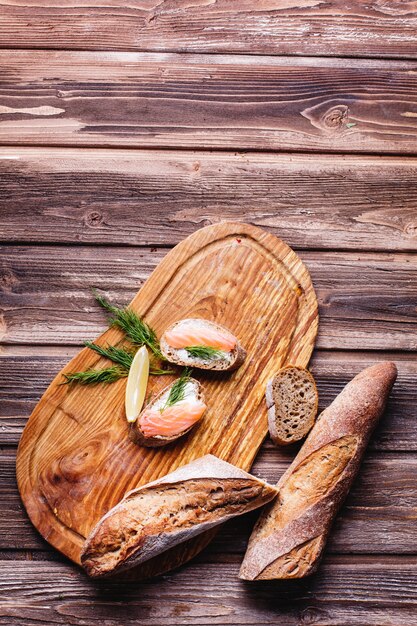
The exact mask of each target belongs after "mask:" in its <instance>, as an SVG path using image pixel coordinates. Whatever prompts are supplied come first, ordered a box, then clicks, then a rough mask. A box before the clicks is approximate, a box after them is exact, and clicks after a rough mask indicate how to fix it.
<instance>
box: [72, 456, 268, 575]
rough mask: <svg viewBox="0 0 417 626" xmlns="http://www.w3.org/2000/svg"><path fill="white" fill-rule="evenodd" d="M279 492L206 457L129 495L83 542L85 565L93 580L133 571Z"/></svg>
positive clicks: (218, 461) (253, 507)
mask: <svg viewBox="0 0 417 626" xmlns="http://www.w3.org/2000/svg"><path fill="white" fill-rule="evenodd" d="M276 494H277V490H276V488H275V487H272V486H271V485H268V484H267V483H265V482H264V481H262V480H260V479H259V478H256V477H255V476H251V475H250V474H248V473H247V472H244V471H243V470H241V469H239V468H237V467H235V466H233V465H231V464H230V463H226V461H222V460H220V459H218V458H217V457H215V456H212V455H211V454H208V455H206V456H203V457H201V458H200V459H197V460H196V461H193V462H192V463H189V464H188V465H184V466H183V467H181V468H180V469H178V470H176V471H174V472H172V473H170V474H168V475H167V476H165V477H163V478H161V479H159V480H156V481H154V482H152V483H149V484H148V485H145V486H144V487H140V488H139V489H134V490H133V491H130V492H129V493H127V494H126V495H125V497H124V498H123V500H122V501H121V502H120V503H119V504H117V505H116V506H115V507H114V508H113V509H111V510H110V511H109V512H108V513H107V514H106V515H105V516H104V517H102V519H101V520H100V521H99V522H98V524H97V525H96V526H95V528H93V530H92V531H91V533H90V535H89V536H88V537H87V539H86V540H85V543H84V546H83V549H82V553H81V564H82V565H83V567H84V568H85V570H86V571H87V573H88V574H89V576H92V577H101V576H109V575H111V574H114V573H116V572H119V571H123V570H126V569H129V568H131V567H134V566H135V565H138V564H139V563H143V562H144V561H147V560H148V559H151V558H152V557H154V556H156V555H158V554H160V553H161V552H164V551H165V550H167V549H168V548H171V547H173V546H175V545H177V544H179V543H182V542H183V541H186V540H187V539H190V538H191V537H194V536H195V535H198V534H199V533H202V532H204V531H205V530H208V529H209V528H212V527H213V526H217V525H218V524H221V523H222V522H225V521H227V520H228V519H230V518H232V517H235V516H237V515H241V514H242V513H246V512H247V511H252V510H253V509H256V508H258V507H260V506H262V505H263V504H266V503H267V502H269V501H270V500H272V498H274V497H275V496H276Z"/></svg>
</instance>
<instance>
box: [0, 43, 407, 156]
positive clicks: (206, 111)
mask: <svg viewBox="0 0 417 626" xmlns="http://www.w3.org/2000/svg"><path fill="white" fill-rule="evenodd" d="M0 65H1V66H2V67H3V68H4V69H3V76H2V78H3V80H2V85H1V89H0V102H1V109H0V116H1V121H0V141H1V142H2V143H3V144H9V145H10V144H21V145H22V144H23V145H27V144H38V145H68V146H70V145H77V146H101V147H105V146H114V147H115V146H130V147H133V146H134V147H139V146H140V147H181V148H190V147H191V148H194V147H195V146H196V145H197V146H199V148H219V149H223V150H224V149H229V150H230V149H232V150H235V149H238V150H249V149H254V148H255V149H257V150H263V151H266V150H302V151H310V150H313V151H323V150H327V151H345V152H377V153H381V152H385V153H404V154H406V153H407V154H416V153H417V118H416V116H417V110H416V105H415V102H416V98H417V65H416V63H415V62H414V63H413V62H407V63H406V62H396V61H391V62H388V61H372V62H371V61H363V60H350V61H349V63H346V61H345V60H344V59H314V60H312V59H290V60H289V59H288V58H284V57H281V58H280V57H247V56H237V57H236V56H235V57H230V56H226V57H219V56H216V57H215V58H214V57H212V56H209V55H208V56H198V55H176V54H173V55H167V54H150V53H137V54H135V53H105V52H101V53H100V52H67V51H65V52H50V51H39V52H38V51H30V52H26V51H19V50H18V51H16V50H13V51H0Z"/></svg>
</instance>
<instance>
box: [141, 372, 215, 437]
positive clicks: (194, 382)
mask: <svg viewBox="0 0 417 626" xmlns="http://www.w3.org/2000/svg"><path fill="white" fill-rule="evenodd" d="M175 382H176V381H175V380H174V381H173V382H172V383H171V384H170V385H168V386H167V387H165V388H164V389H162V391H160V392H159V393H158V395H156V396H155V397H154V398H153V399H152V401H151V402H149V403H148V404H147V405H146V406H145V408H144V409H143V410H142V411H141V413H140V414H139V416H138V418H137V420H136V421H135V422H133V423H131V424H130V431H129V436H130V439H131V440H132V441H133V442H134V443H136V444H138V445H140V446H145V447H147V448H159V447H160V446H166V445H168V444H169V443H171V442H172V441H175V440H176V439H179V438H180V437H183V436H184V435H186V434H187V433H189V432H190V430H192V429H193V428H195V426H196V425H197V424H198V423H199V421H200V420H197V421H196V422H195V423H194V424H192V425H191V426H190V427H189V428H186V429H185V430H182V431H179V432H178V433H176V434H175V435H171V436H169V437H167V436H164V435H155V436H153V437H147V436H146V435H145V433H144V432H143V431H142V429H141V427H140V418H141V415H143V413H144V412H145V411H146V410H147V409H148V408H150V407H153V406H155V404H157V403H158V401H159V400H161V399H162V397H163V396H164V395H166V394H168V393H169V391H170V389H171V387H172V385H173V384H174V383H175ZM187 384H192V385H193V386H194V389H195V398H196V399H197V400H201V402H205V400H204V393H203V390H202V387H201V385H200V383H199V382H198V380H196V379H195V378H189V379H188V380H187ZM200 419H201V418H200Z"/></svg>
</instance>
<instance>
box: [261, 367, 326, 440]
mask: <svg viewBox="0 0 417 626" xmlns="http://www.w3.org/2000/svg"><path fill="white" fill-rule="evenodd" d="M265 398H266V404H267V407H268V427H269V434H270V436H271V439H272V441H273V442H274V443H275V444H277V445H281V446H286V445H288V444H290V443H295V442H296V441H299V440H300V439H303V437H305V436H306V435H307V433H308V432H309V430H310V429H311V428H312V426H313V424H314V420H315V418H316V415H317V407H318V401H319V397H318V393H317V387H316V383H315V382H314V378H313V376H312V374H310V372H309V371H308V370H306V369H304V368H303V367H295V366H293V365H288V366H287V367H284V368H283V369H281V370H279V372H277V373H276V374H275V376H274V377H273V378H271V380H270V381H269V382H268V384H267V386H266V393H265Z"/></svg>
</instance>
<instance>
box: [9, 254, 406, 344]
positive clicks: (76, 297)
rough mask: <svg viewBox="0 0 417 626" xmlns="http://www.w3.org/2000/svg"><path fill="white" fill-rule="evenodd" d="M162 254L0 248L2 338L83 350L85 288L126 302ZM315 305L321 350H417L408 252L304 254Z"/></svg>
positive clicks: (91, 315)
mask: <svg viewBox="0 0 417 626" xmlns="http://www.w3.org/2000/svg"><path fill="white" fill-rule="evenodd" d="M167 251H168V250H167V249H153V250H149V249H147V248H119V247H112V248H101V247H100V248H98V247H97V248H90V247H84V246H79V247H69V246H64V247H54V246H36V247H26V246H3V247H2V248H0V263H1V271H0V286H1V313H2V314H3V318H2V322H1V326H0V328H1V331H2V340H3V342H4V343H6V344H20V343H28V344H47V343H54V344H62V343H65V344H67V345H69V344H78V345H79V344H81V343H82V342H83V341H84V340H85V339H91V338H93V337H94V336H95V335H97V334H98V333H99V332H101V331H102V329H103V325H104V322H105V316H104V314H103V312H102V311H101V310H100V308H99V307H98V306H97V305H96V304H95V301H94V298H93V297H92V295H91V288H92V287H97V288H99V289H103V290H105V291H106V293H108V295H109V297H110V298H111V299H112V300H114V301H116V302H118V303H120V304H125V303H127V302H129V300H131V298H132V297H133V295H134V294H135V292H136V290H137V289H138V288H139V287H140V286H141V285H142V284H143V281H144V280H146V278H147V277H148V276H149V274H150V272H151V271H152V270H153V269H154V267H155V266H156V264H157V263H158V262H160V261H161V260H162V259H163V257H164V256H165V254H166V253H167ZM300 255H301V257H302V259H303V261H304V262H305V263H306V265H307V267H308V269H309V271H310V273H311V276H312V279H313V281H314V285H315V287H316V290H317V296H318V300H319V307H320V329H319V336H318V342H317V345H318V347H320V348H324V349H334V350H340V349H355V350H358V349H359V350H364V349H371V350H397V351H398V350H406V351H412V350H416V349H417V338H416V337H417V335H416V330H417V318H416V302H417V281H416V270H417V258H416V256H415V255H412V254H402V253H401V254H388V253H378V254H362V253H357V254H355V253H342V252H340V253H335V252H312V251H308V252H302V253H300Z"/></svg>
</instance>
